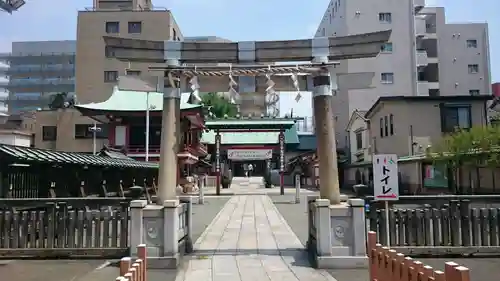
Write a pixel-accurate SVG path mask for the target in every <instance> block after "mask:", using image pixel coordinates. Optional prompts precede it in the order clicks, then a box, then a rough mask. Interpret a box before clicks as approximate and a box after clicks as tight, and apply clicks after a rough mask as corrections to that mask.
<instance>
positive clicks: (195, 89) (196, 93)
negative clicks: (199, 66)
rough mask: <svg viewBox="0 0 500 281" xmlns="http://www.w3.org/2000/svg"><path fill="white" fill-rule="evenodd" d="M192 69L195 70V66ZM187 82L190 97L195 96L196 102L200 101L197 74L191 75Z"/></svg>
mask: <svg viewBox="0 0 500 281" xmlns="http://www.w3.org/2000/svg"><path fill="white" fill-rule="evenodd" d="M194 71H195V72H196V66H195V67H194ZM189 84H190V87H191V95H190V99H192V98H195V99H196V101H197V102H201V97H200V83H199V80H198V76H193V77H191V79H189Z"/></svg>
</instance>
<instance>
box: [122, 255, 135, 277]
mask: <svg viewBox="0 0 500 281" xmlns="http://www.w3.org/2000/svg"><path fill="white" fill-rule="evenodd" d="M131 263H132V259H131V258H129V257H126V258H122V259H121V260H120V276H125V274H127V272H128V270H129V268H130V266H131Z"/></svg>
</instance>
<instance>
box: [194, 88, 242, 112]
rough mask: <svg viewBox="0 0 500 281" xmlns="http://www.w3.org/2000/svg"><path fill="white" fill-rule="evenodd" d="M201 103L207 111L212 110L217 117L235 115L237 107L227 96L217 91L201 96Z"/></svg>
mask: <svg viewBox="0 0 500 281" xmlns="http://www.w3.org/2000/svg"><path fill="white" fill-rule="evenodd" d="M201 103H202V104H203V106H204V108H205V109H206V110H207V111H210V112H212V113H213V114H214V115H215V117H217V118H224V116H225V115H227V116H228V117H235V116H236V114H238V109H237V107H236V105H235V104H232V103H231V102H230V101H229V100H228V99H227V98H225V97H224V96H222V95H219V94H218V93H207V94H205V95H203V96H202V97H201Z"/></svg>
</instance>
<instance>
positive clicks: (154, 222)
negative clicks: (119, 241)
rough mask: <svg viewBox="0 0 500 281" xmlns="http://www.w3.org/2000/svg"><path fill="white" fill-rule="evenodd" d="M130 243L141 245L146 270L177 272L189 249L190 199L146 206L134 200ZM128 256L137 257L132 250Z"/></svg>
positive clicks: (131, 206) (133, 249) (190, 247)
mask: <svg viewBox="0 0 500 281" xmlns="http://www.w3.org/2000/svg"><path fill="white" fill-rule="evenodd" d="M130 212H131V213H130V243H131V245H138V244H145V245H146V248H147V253H148V256H147V262H148V268H152V269H155V268H159V269H162V268H177V267H178V266H179V262H180V258H181V256H182V255H183V254H184V253H186V252H190V251H192V249H193V242H192V238H191V236H192V212H193V208H192V202H191V197H190V196H188V197H186V198H180V199H179V200H166V201H165V202H164V203H163V205H147V201H146V200H134V201H132V203H131V205H130ZM130 255H131V256H137V252H136V249H135V248H131V249H130Z"/></svg>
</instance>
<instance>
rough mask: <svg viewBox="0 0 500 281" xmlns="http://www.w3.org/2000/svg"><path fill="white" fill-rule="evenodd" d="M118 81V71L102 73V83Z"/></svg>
mask: <svg viewBox="0 0 500 281" xmlns="http://www.w3.org/2000/svg"><path fill="white" fill-rule="evenodd" d="M116 81H118V71H104V82H116Z"/></svg>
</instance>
